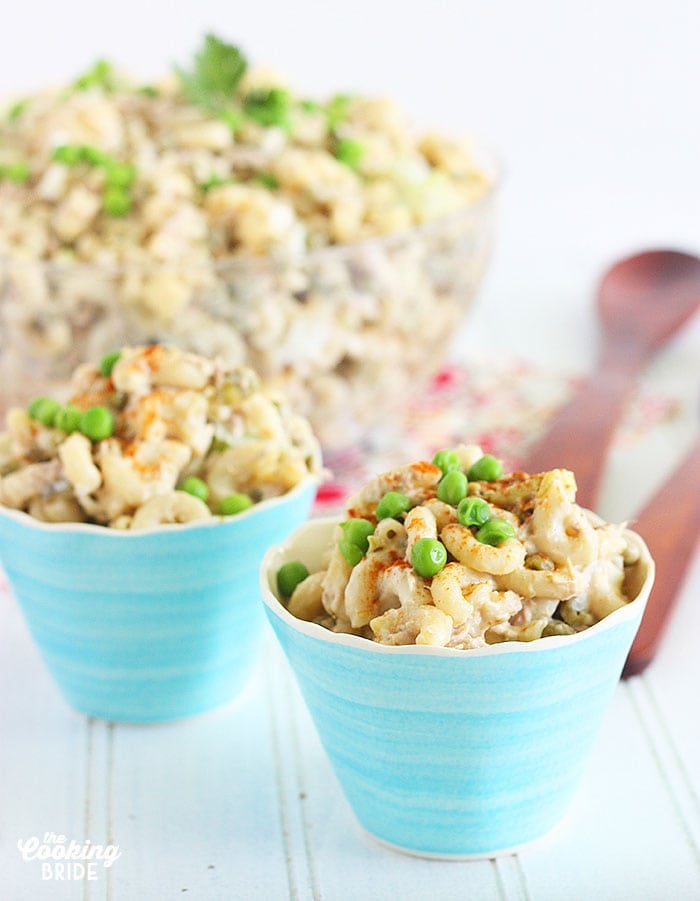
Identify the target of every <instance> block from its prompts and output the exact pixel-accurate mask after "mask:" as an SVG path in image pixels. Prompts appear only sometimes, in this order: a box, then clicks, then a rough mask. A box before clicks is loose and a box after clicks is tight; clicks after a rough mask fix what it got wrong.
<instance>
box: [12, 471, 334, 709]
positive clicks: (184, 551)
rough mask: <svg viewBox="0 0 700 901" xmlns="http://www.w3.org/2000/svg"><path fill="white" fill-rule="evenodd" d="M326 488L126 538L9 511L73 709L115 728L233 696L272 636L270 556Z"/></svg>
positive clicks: (16, 551)
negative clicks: (265, 581) (265, 601)
mask: <svg viewBox="0 0 700 901" xmlns="http://www.w3.org/2000/svg"><path fill="white" fill-rule="evenodd" d="M316 486H317V480H316V479H312V478H309V479H307V480H305V481H304V482H302V483H301V484H300V485H297V486H296V488H294V489H293V490H292V491H290V492H289V493H287V494H286V495H284V496H282V497H279V498H274V499H271V500H267V501H263V502H262V503H260V504H258V505H256V506H255V507H253V508H251V509H250V510H248V511H246V512H244V513H241V514H239V515H237V516H235V517H228V518H225V519H224V518H221V517H216V518H213V519H211V520H206V521H204V522H203V523H202V522H200V523H192V524H191V525H168V526H159V527H158V528H156V529H153V530H150V531H147V532H146V531H144V532H120V531H117V530H114V529H108V528H104V527H100V526H93V525H83V524H74V523H65V524H47V523H42V522H39V521H37V520H36V519H33V518H32V517H30V516H28V515H27V514H25V513H18V512H16V511H13V510H8V509H7V508H3V507H0V560H1V561H2V564H3V567H4V569H5V572H6V573H7V577H8V579H9V581H10V584H11V586H12V589H13V591H14V594H15V597H16V598H17V600H18V602H19V604H20V606H21V608H22V611H23V613H24V616H25V618H26V620H27V623H28V625H29V629H30V631H31V633H32V636H33V637H34V640H35V641H36V643H37V645H38V647H39V650H40V651H41V655H42V657H43V659H44V661H45V663H46V666H47V667H48V669H49V671H50V672H51V674H52V675H53V677H54V679H55V680H56V682H57V684H58V686H59V688H60V690H61V692H62V694H63V696H64V697H65V699H66V701H68V703H69V704H70V705H71V706H73V707H75V708H76V709H77V710H79V711H81V712H82V713H85V714H88V715H89V716H95V717H100V718H102V719H107V720H117V721H126V722H155V721H158V720H169V719H175V718H178V717H185V716H191V715H192V714H196V713H201V712H203V711H205V710H210V709H211V708H213V707H217V706H218V705H220V704H223V703H225V702H226V701H229V700H230V699H232V698H233V697H234V696H235V695H236V694H237V692H238V691H239V690H240V689H241V687H242V686H243V685H244V683H245V682H246V680H247V677H248V676H249V675H250V673H251V671H252V667H253V664H254V662H255V660H256V656H257V654H258V649H259V642H260V639H261V636H262V632H263V628H264V617H263V615H262V612H261V609H260V600H259V596H258V595H259V590H258V570H259V567H260V561H261V559H262V557H263V553H264V551H265V549H266V548H267V547H269V546H270V544H271V543H272V542H274V541H279V540H281V539H282V538H283V537H284V536H285V535H287V534H288V533H289V531H290V530H291V529H293V528H294V527H295V526H297V525H299V523H300V522H303V520H304V519H305V518H306V516H307V515H308V512H309V509H310V507H311V503H312V501H313V498H314V493H315V490H316Z"/></svg>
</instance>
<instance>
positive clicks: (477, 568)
mask: <svg viewBox="0 0 700 901" xmlns="http://www.w3.org/2000/svg"><path fill="white" fill-rule="evenodd" d="M575 497H576V482H575V479H574V476H573V473H571V472H569V471H567V470H564V469H554V470H551V471H549V472H542V473H535V474H527V473H523V472H513V473H510V474H508V475H504V474H503V471H502V466H501V464H500V462H499V461H497V460H495V459H494V458H493V457H491V456H490V455H488V454H483V453H482V451H481V449H480V448H478V447H477V446H474V445H461V446H459V447H457V448H455V449H454V450H444V451H440V452H439V453H438V454H436V456H435V459H434V460H433V462H432V463H428V462H419V463H414V464H410V465H406V466H402V467H399V468H398V469H395V470H392V471H391V472H387V473H384V474H383V475H380V476H379V477H378V478H376V479H374V480H373V481H372V482H370V483H369V484H368V485H367V486H366V487H364V488H363V489H362V490H361V491H360V492H359V493H357V494H356V495H354V496H353V497H351V498H350V499H349V501H348V503H347V510H346V512H347V519H346V520H345V521H344V522H342V523H340V524H339V525H338V526H337V528H336V533H335V540H334V543H333V547H332V548H331V549H330V550H329V554H328V560H327V565H326V566H325V568H324V569H323V570H321V571H319V572H314V573H311V574H309V573H308V572H307V571H306V568H305V567H304V566H303V564H301V563H300V562H298V561H293V562H290V563H287V564H285V565H284V566H283V567H282V568H281V569H280V572H279V573H278V589H279V593H280V595H281V597H282V598H283V599H284V601H285V602H286V603H287V605H288V609H289V611H290V612H291V613H292V614H293V615H295V616H297V617H299V618H301V619H304V620H309V621H314V622H317V623H319V624H321V625H324V626H326V627H327V628H329V629H331V630H333V631H336V632H349V633H354V634H356V635H361V636H364V637H366V638H369V639H372V640H374V641H377V642H380V643H381V644H386V645H406V644H418V645H433V646H444V647H452V648H461V649H469V648H478V647H483V646H485V645H487V644H493V643H497V642H502V641H532V640H534V639H537V638H542V637H546V636H550V635H566V634H573V633H574V632H578V631H581V630H583V629H586V628H588V627H589V626H591V625H593V624H594V623H596V622H598V621H599V620H601V619H602V618H603V617H605V616H607V615H608V614H609V613H611V612H612V611H613V610H615V609H617V608H618V607H620V606H622V605H624V604H626V603H628V596H627V594H626V588H627V576H628V574H629V572H630V571H631V570H630V568H631V567H633V566H634V564H635V563H636V562H637V560H638V551H637V550H636V548H635V547H634V546H632V545H631V544H630V543H629V542H628V540H627V538H626V533H625V527H624V525H611V524H607V523H605V522H603V521H602V520H601V519H600V518H599V517H597V516H596V515H594V514H593V513H591V512H589V511H587V510H584V509H583V508H581V507H579V506H578V505H577V504H576V503H575Z"/></svg>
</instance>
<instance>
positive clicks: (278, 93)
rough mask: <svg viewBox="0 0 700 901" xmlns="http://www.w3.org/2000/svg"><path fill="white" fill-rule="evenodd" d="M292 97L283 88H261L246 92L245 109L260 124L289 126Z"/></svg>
mask: <svg viewBox="0 0 700 901" xmlns="http://www.w3.org/2000/svg"><path fill="white" fill-rule="evenodd" d="M291 102H292V98H291V97H290V95H289V91H285V90H284V89H283V88H260V89H258V90H255V91H251V92H250V93H249V94H246V97H245V100H244V101H243V110H244V112H245V114H246V116H248V118H250V119H253V121H255V122H257V123H258V125H265V126H275V125H276V126H279V127H280V128H288V127H289V110H290V106H291Z"/></svg>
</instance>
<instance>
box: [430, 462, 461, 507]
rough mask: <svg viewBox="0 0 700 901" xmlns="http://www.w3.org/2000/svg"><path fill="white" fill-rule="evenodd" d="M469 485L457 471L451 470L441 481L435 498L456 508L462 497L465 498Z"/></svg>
mask: <svg viewBox="0 0 700 901" xmlns="http://www.w3.org/2000/svg"><path fill="white" fill-rule="evenodd" d="M468 488H469V485H468V483H467V477H466V476H465V475H464V473H463V472H461V471H460V470H458V469H452V470H450V472H448V473H446V474H445V475H444V476H443V477H442V478H441V479H440V482H439V484H438V487H437V496H438V497H439V498H440V500H441V501H444V502H445V503H446V504H451V505H452V506H453V507H456V506H457V504H458V503H459V502H460V501H461V500H462V498H463V497H466V496H467V491H468Z"/></svg>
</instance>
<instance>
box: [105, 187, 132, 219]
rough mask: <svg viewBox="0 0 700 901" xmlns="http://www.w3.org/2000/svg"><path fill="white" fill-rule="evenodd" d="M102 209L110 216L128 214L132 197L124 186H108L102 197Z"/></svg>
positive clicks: (118, 216) (117, 216) (116, 216)
mask: <svg viewBox="0 0 700 901" xmlns="http://www.w3.org/2000/svg"><path fill="white" fill-rule="evenodd" d="M102 209H103V211H104V212H105V213H106V214H107V215H108V216H114V217H115V218H120V217H122V216H126V215H127V214H128V213H129V211H130V210H131V197H129V195H128V194H127V192H126V191H125V190H124V188H110V187H108V188H107V190H106V191H105V192H104V195H103V197H102Z"/></svg>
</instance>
